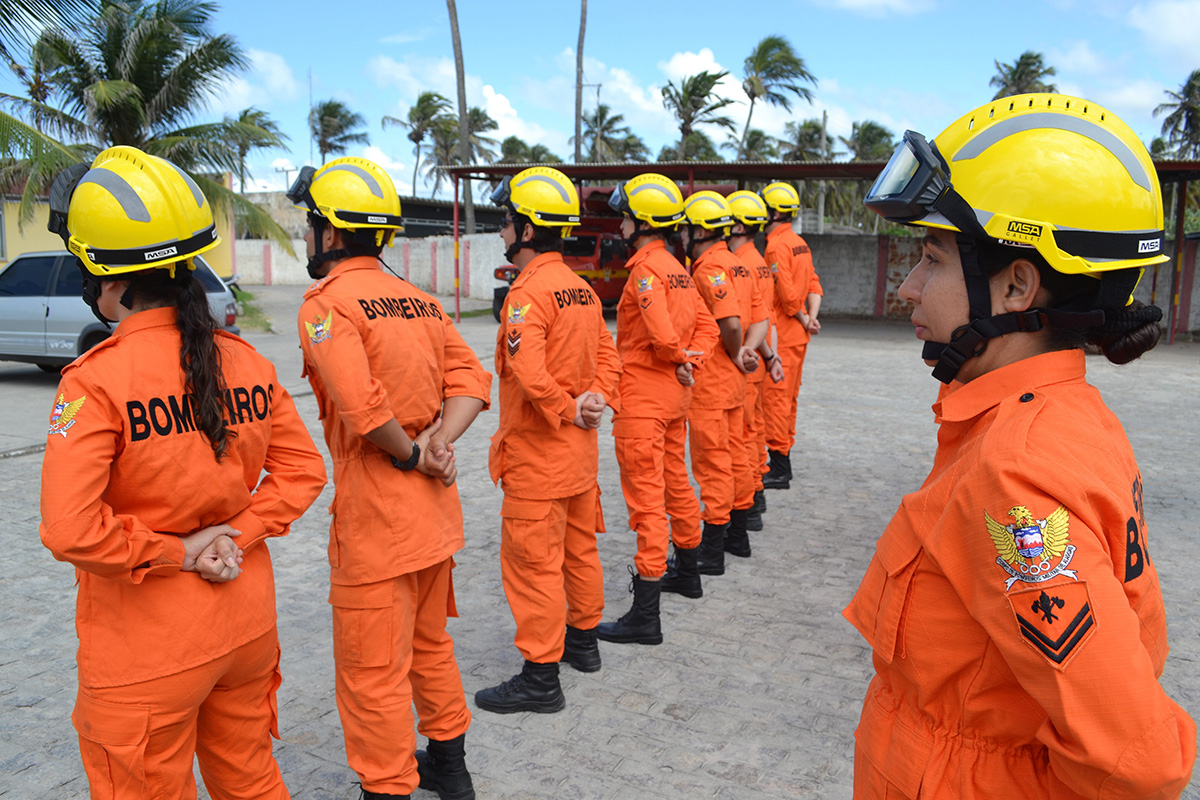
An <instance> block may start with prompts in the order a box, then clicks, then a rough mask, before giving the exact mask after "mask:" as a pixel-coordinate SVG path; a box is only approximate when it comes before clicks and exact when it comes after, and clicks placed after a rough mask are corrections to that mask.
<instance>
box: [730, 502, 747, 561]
mask: <svg viewBox="0 0 1200 800" xmlns="http://www.w3.org/2000/svg"><path fill="white" fill-rule="evenodd" d="M749 514H750V509H748V508H743V509H736V508H735V509H734V510H733V511H730V512H729V530H727V531H725V552H726V553H729V555H731V556H737V557H738V558H749V557H750V534H748V533H746V517H747V516H749Z"/></svg>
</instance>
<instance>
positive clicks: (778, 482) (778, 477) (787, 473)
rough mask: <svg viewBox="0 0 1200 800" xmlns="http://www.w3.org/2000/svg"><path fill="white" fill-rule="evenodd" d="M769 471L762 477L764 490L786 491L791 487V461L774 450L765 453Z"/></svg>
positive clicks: (788, 457)
mask: <svg viewBox="0 0 1200 800" xmlns="http://www.w3.org/2000/svg"><path fill="white" fill-rule="evenodd" d="M767 465H768V467H769V468H770V471H769V472H767V474H766V475H763V488H764V489H787V488H788V487H790V486H791V485H792V459H791V457H790V456H785V455H784V454H783V453H779V452H776V451H775V450H768V451H767Z"/></svg>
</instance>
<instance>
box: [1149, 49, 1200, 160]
mask: <svg viewBox="0 0 1200 800" xmlns="http://www.w3.org/2000/svg"><path fill="white" fill-rule="evenodd" d="M1166 94H1167V96H1168V97H1170V98H1171V99H1172V100H1174V101H1175V102H1173V103H1163V104H1162V105H1160V106H1158V107H1157V108H1155V109H1154V116H1156V117H1157V116H1158V115H1159V114H1166V115H1167V117H1166V119H1164V120H1163V126H1162V135H1163V136H1164V137H1166V140H1167V144H1168V145H1171V146H1172V147H1174V148H1175V157H1176V158H1193V159H1194V158H1200V69H1198V70H1195V71H1193V72H1192V74H1191V75H1189V76H1188V78H1187V80H1186V81H1184V82H1183V85H1182V86H1180V87H1179V91H1178V92H1172V91H1170V90H1168V91H1167V92H1166Z"/></svg>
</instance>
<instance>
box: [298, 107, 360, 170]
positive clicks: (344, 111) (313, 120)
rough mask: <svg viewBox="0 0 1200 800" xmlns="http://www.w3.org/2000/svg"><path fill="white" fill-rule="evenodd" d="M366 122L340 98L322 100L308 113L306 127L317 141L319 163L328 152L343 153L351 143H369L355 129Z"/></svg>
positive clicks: (323, 161) (323, 160)
mask: <svg viewBox="0 0 1200 800" xmlns="http://www.w3.org/2000/svg"><path fill="white" fill-rule="evenodd" d="M365 123H366V120H365V119H364V118H363V115H362V114H359V113H358V112H357V111H351V110H350V108H349V107H348V106H347V105H346V104H345V103H343V102H342V101H341V100H322V101H321V102H319V103H317V104H316V105H315V106H313V108H312V111H310V112H309V113H308V129H309V131H310V132H311V133H312V137H313V139H314V140H315V141H316V143H317V152H318V153H320V154H321V163H322V164H324V163H325V157H326V156H327V155H329V154H330V153H344V152H346V148H348V147H349V146H350V145H352V144H370V142H371V140H370V139H369V138H368V137H367V134H366V133H365V132H363V131H359V130H355V129H356V128H361V127H362V126H363V125H364V124H365Z"/></svg>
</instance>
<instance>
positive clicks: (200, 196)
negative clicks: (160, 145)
mask: <svg viewBox="0 0 1200 800" xmlns="http://www.w3.org/2000/svg"><path fill="white" fill-rule="evenodd" d="M163 160H164V161H166V159H163ZM166 163H167V166H169V167H170V168H171V169H173V170H175V171H176V172H178V173H179V177H181V178H183V182H184V183H186V184H187V186H188V188H189V189H191V190H192V198H193V199H195V201H196V208H204V192H202V191H200V187H199V186H197V185H196V182H195V181H194V180H192V178H191V176H190V175H188V174H187V173H186V172H184V171H183V170H181V169H180V168H179V167H177V166H175V165H174V164H172V163H171V162H170V161H166Z"/></svg>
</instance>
